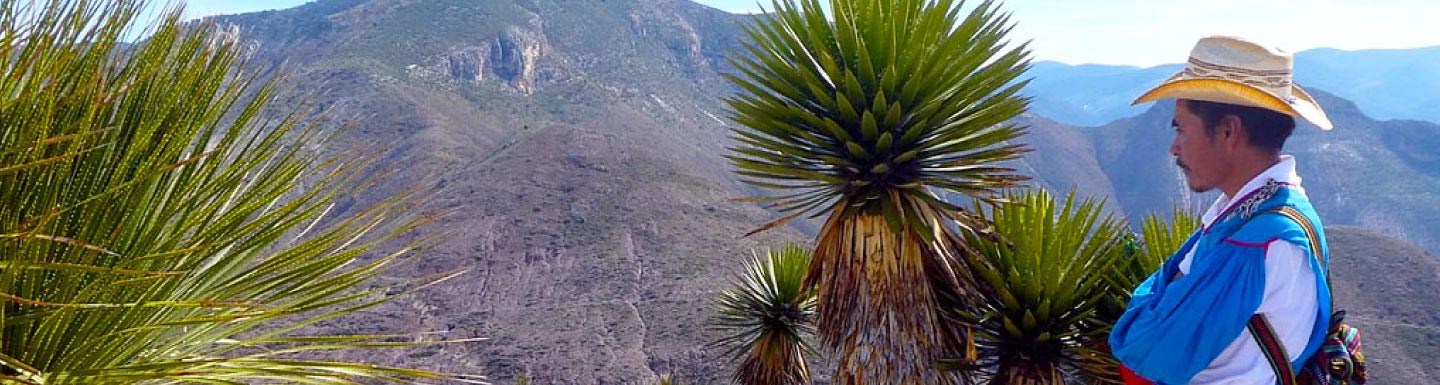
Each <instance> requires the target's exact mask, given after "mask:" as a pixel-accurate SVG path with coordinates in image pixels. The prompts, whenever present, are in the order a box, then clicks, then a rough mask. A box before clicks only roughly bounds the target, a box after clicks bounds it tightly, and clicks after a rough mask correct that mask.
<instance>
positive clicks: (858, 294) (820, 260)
mask: <svg viewBox="0 0 1440 385" xmlns="http://www.w3.org/2000/svg"><path fill="white" fill-rule="evenodd" d="M843 207H844V206H843V205H841V208H839V209H837V210H836V212H835V213H834V214H833V215H831V216H830V220H829V221H828V222H827V223H826V224H825V227H824V228H823V229H821V230H820V234H819V239H818V242H817V246H816V249H815V256H814V258H815V259H814V260H813V261H812V262H811V265H810V273H809V276H808V280H809V281H810V283H811V284H814V285H817V286H818V289H819V295H818V301H817V303H818V307H817V314H818V316H817V318H818V322H817V325H816V326H817V328H816V329H817V330H818V331H819V332H818V334H819V336H820V340H821V342H822V343H823V344H824V345H825V346H827V347H829V348H831V349H834V350H836V351H838V356H837V357H836V359H837V360H838V364H839V368H840V370H839V371H838V372H837V373H836V374H835V377H834V378H833V381H835V383H837V384H842V385H862V384H898V385H908V384H916V385H919V384H949V383H957V380H958V379H959V377H958V376H956V375H954V374H951V373H943V372H940V371H938V370H937V369H936V366H935V364H936V363H937V362H938V360H939V359H940V358H941V357H955V356H959V355H960V354H963V353H965V352H966V350H967V349H965V348H964V346H963V342H964V340H963V339H962V338H963V336H960V335H959V334H958V333H957V331H956V330H954V329H953V325H952V324H947V323H945V322H943V319H942V317H941V314H940V312H939V310H938V307H937V303H938V299H939V295H938V294H940V293H938V291H941V290H951V289H949V288H945V287H943V285H936V284H934V280H933V278H935V277H937V276H938V277H940V278H941V279H940V281H941V282H946V281H952V282H953V277H954V274H953V272H951V271H948V270H942V271H935V267H936V266H944V264H943V263H934V262H933V261H936V260H938V259H940V258H943V257H944V256H943V255H942V253H945V252H947V251H946V250H945V249H944V248H942V247H939V246H938V244H936V243H934V242H926V241H925V240H924V239H922V237H921V236H920V235H919V234H918V233H917V232H918V231H930V232H931V233H932V235H935V236H934V237H930V238H931V239H944V238H943V234H940V233H941V232H942V231H944V230H943V229H940V228H935V229H905V230H902V231H900V232H895V231H892V230H891V228H890V227H889V226H887V225H886V222H885V218H884V216H882V215H871V214H866V213H863V212H862V213H858V214H856V215H846V214H845V213H844V208H843ZM937 286H938V287H937ZM952 291H953V290H952Z"/></svg>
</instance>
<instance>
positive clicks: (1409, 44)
mask: <svg viewBox="0 0 1440 385" xmlns="http://www.w3.org/2000/svg"><path fill="white" fill-rule="evenodd" d="M307 1H308V0H244V1H237V0H190V1H189V13H190V14H191V15H197V16H198V15H208V14H218V13H235V12H246V11H255V10H263V9H274V8H285V7H289V6H293V5H298V4H301V3H305V2H307ZM476 1H486V0H476ZM699 2H700V3H702V4H707V5H710V6H713V7H716V8H720V9H723V10H727V11H731V12H753V11H755V10H756V9H757V6H756V3H757V1H755V0H699ZM760 2H761V3H763V4H766V6H767V7H768V6H769V4H770V1H769V0H762V1H760ZM970 3H978V2H976V1H971V2H970ZM1003 7H1004V9H1006V10H1008V11H1011V12H1013V13H1014V18H1013V20H1014V21H1015V22H1016V23H1017V24H1018V25H1017V27H1016V28H1015V32H1014V37H1015V38H1016V39H1017V40H1024V39H1029V40H1032V43H1031V51H1032V52H1034V54H1035V57H1036V58H1037V59H1040V60H1057V61H1062V62H1066V63H1070V64H1082V63H1098V64H1125V65H1137V66H1151V65H1157V64H1164V63H1178V62H1181V61H1183V60H1185V58H1186V56H1187V55H1188V53H1189V51H1190V46H1191V45H1192V44H1194V43H1195V40H1197V39H1199V38H1200V37H1202V36H1206V35H1216V34H1224V35H1236V36H1243V37H1247V38H1250V39H1252V40H1256V41H1259V42H1261V43H1264V44H1268V45H1273V46H1277V47H1280V48H1284V49H1287V50H1291V51H1301V50H1305V49H1310V48H1316V47H1331V48H1340V49H1368V48H1414V47H1426V46H1437V45H1440V28H1436V26H1435V23H1437V16H1440V1H1435V0H1369V1H1365V0H1203V1H1197V0H1186V1H1175V0H1164V1H1161V0H1083V1H1078V0H1010V1H1006V2H1005V4H1004V6H1003Z"/></svg>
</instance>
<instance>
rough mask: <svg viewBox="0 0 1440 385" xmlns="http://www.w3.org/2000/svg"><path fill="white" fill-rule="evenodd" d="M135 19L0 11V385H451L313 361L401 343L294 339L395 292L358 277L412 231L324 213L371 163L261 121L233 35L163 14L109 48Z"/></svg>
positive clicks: (130, 13)
mask: <svg viewBox="0 0 1440 385" xmlns="http://www.w3.org/2000/svg"><path fill="white" fill-rule="evenodd" d="M145 7H146V5H145V4H144V3H143V2H142V1H134V0H92V1H86V0H76V1H65V0H50V1H43V2H38V1H37V2H32V1H17V0H0V263H3V265H0V383H7V384H47V385H59V384H92V385H93V384H101V385H103V384H133V383H209V384H240V383H256V382H266V383H269V382H293V383H309V384H319V383H324V384H355V383H358V382H357V381H360V380H362V379H370V380H381V381H386V382H410V381H414V380H419V379H437V380H438V379H446V378H452V379H463V378H460V377H454V376H446V375H441V374H437V373H433V372H428V371H421V370H411V369H406V368H396V367H382V366H373V365H366V364H361V363H349V362H330V361H323V360H319V359H315V358H313V357H314V355H313V353H315V352H329V351H339V350H347V349H363V348H379V347H388V346H405V345H413V344H412V343H406V342H393V341H395V340H396V339H399V338H404V337H405V336H395V335H308V334H302V333H298V331H301V330H303V329H305V328H306V327H308V326H311V325H314V324H316V323H319V322H322V321H326V320H328V319H332V318H335V317H339V316H343V315H346V314H349V313H353V312H355V311H357V310H360V309H364V308H367V307H371V306H374V305H376V304H378V303H380V302H383V301H385V300H386V299H387V298H389V297H390V295H389V294H393V293H394V292H389V290H393V289H402V290H397V291H405V290H403V289H405V287H404V286H394V287H391V286H383V285H377V284H373V283H371V281H370V279H371V278H374V277H376V276H377V275H379V274H381V273H383V272H384V271H385V270H386V268H387V266H389V265H392V264H394V263H395V262H396V261H397V258H399V257H401V256H403V255H406V254H409V253H411V252H412V251H413V250H414V248H415V247H419V246H423V243H414V244H410V245H408V246H407V245H400V246H401V247H399V248H398V249H391V248H385V249H380V248H378V246H379V245H381V243H382V242H386V241H387V240H393V239H395V237H396V236H397V235H400V234H403V233H405V232H407V231H409V230H410V229H413V228H415V227H416V226H419V225H421V224H423V223H424V222H425V220H426V219H425V218H423V217H421V216H419V215H417V213H414V212H413V210H412V207H413V206H414V203H413V202H411V201H409V200H408V199H406V198H403V197H397V198H395V199H392V200H388V201H385V202H380V203H379V204H377V205H374V206H373V207H370V208H368V209H355V210H351V212H350V213H348V214H344V215H339V214H333V213H331V214H327V213H329V212H330V211H332V209H333V208H334V205H335V202H336V201H337V200H338V199H339V198H340V197H342V194H348V193H351V192H352V191H354V189H356V188H362V187H364V186H365V185H366V183H368V182H366V180H365V179H364V178H362V177H361V175H364V174H365V172H366V166H365V165H364V164H357V163H351V162H350V161H349V160H344V159H338V158H336V159H326V158H321V157H319V155H317V154H318V151H315V147H312V146H318V145H319V144H320V143H321V142H320V141H321V140H322V139H323V137H324V135H322V133H323V132H322V130H321V128H322V127H321V126H319V125H318V124H316V123H314V122H308V123H302V121H301V117H302V116H304V115H305V114H307V113H308V111H305V110H304V109H301V108H297V107H285V109H292V111H288V112H287V111H284V110H281V111H276V109H275V108H271V107H272V106H271V105H270V102H271V101H272V99H274V98H275V96H276V92H277V91H276V88H277V85H278V84H279V83H278V79H273V78H272V79H268V80H267V79H263V78H261V77H260V76H259V75H256V73H263V71H261V72H249V71H247V68H250V66H249V63H248V62H247V60H248V58H249V55H250V52H249V51H248V49H249V48H248V44H247V43H246V42H244V41H242V40H240V39H239V37H238V36H237V34H238V33H237V32H238V30H236V29H233V28H232V29H226V28H220V27H218V26H216V25H214V24H211V23H206V22H198V23H187V24H184V25H182V24H181V19H180V15H181V11H180V10H179V9H178V8H172V9H170V10H169V11H168V12H167V13H166V14H165V16H164V17H163V19H162V21H160V22H159V23H158V24H157V25H155V26H153V28H152V29H150V30H148V31H147V32H149V34H148V35H147V36H148V37H147V38H146V39H145V40H144V41H141V42H139V43H135V44H126V43H123V42H122V41H123V40H122V38H123V37H124V36H127V35H128V34H129V33H130V32H132V31H131V29H132V28H134V27H132V24H133V23H134V21H135V20H136V17H137V14H138V13H139V12H141V11H142V10H143V9H146V8H145ZM365 253H377V254H381V255H378V256H376V258H374V259H371V260H369V261H368V262H366V261H361V260H358V259H357V257H358V256H360V255H361V254H365ZM433 281H434V280H433V279H431V280H422V281H417V282H413V283H406V284H415V285H417V286H413V287H419V286H424V285H425V284H428V283H430V282H433ZM413 287H412V288H413Z"/></svg>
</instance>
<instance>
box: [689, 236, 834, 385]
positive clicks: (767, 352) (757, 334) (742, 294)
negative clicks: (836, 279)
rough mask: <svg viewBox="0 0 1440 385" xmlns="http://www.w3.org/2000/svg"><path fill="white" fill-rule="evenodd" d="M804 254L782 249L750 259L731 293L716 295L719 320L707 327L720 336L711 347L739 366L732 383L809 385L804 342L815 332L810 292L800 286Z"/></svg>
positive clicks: (807, 256) (792, 247) (807, 257)
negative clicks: (720, 350)
mask: <svg viewBox="0 0 1440 385" xmlns="http://www.w3.org/2000/svg"><path fill="white" fill-rule="evenodd" d="M809 266H810V251H809V250H806V249H804V248H801V247H799V246H795V245H788V246H785V247H783V248H780V249H779V250H766V251H765V255H764V256H763V257H762V256H760V255H758V254H757V255H753V256H752V257H751V259H750V261H749V262H748V263H746V264H745V271H744V272H743V273H742V274H741V275H740V276H738V277H736V279H735V287H733V288H730V289H726V290H723V291H721V292H720V299H719V300H718V301H717V302H716V305H717V306H718V307H719V309H720V315H719V316H718V317H716V318H715V319H714V320H713V321H712V322H711V327H712V328H714V329H716V330H719V331H720V332H721V333H724V337H722V338H721V339H719V340H717V341H715V343H714V344H713V345H716V346H722V347H726V348H727V350H726V353H725V354H726V355H727V356H731V357H735V358H739V359H741V360H742V361H741V362H740V366H739V367H737V368H736V369H735V375H734V377H733V378H734V380H735V382H736V383H740V384H743V385H799V384H808V383H810V368H809V365H808V364H807V363H806V361H805V355H806V354H809V353H810V352H811V349H810V346H809V345H808V344H807V343H806V342H805V339H806V338H808V337H809V336H811V335H812V334H813V333H814V331H815V325H814V322H815V320H814V316H815V291H814V290H811V289H809V288H806V287H805V285H804V280H805V270H806V269H808V268H809Z"/></svg>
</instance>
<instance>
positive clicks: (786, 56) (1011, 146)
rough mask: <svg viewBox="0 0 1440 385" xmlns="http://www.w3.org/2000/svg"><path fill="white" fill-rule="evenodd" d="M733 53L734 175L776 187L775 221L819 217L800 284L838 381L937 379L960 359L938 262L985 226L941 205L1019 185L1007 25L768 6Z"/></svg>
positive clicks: (949, 16) (895, 0) (1015, 57)
mask: <svg viewBox="0 0 1440 385" xmlns="http://www.w3.org/2000/svg"><path fill="white" fill-rule="evenodd" d="M773 7H774V9H773V12H771V13H770V14H768V15H766V16H765V17H761V18H758V19H757V20H756V22H755V23H753V24H750V25H747V26H746V27H745V31H746V34H747V36H748V37H749V39H748V41H746V42H745V43H744V47H745V50H744V52H743V53H741V54H737V55H734V56H732V57H731V59H730V61H731V63H732V64H733V65H734V66H735V68H736V70H737V71H738V74H736V75H733V76H729V79H730V80H731V81H732V82H733V83H734V84H736V85H737V86H739V87H740V89H741V90H742V92H741V93H740V94H739V95H738V96H735V97H733V98H730V99H729V100H728V103H729V105H730V106H731V108H732V117H733V119H734V120H735V121H736V122H738V123H739V124H740V127H737V128H736V129H735V130H734V134H735V135H734V136H735V140H736V142H738V145H736V146H734V147H732V148H731V150H732V154H731V155H730V156H729V159H730V160H731V163H732V164H733V165H734V167H735V168H736V173H737V174H739V175H740V176H741V177H742V179H743V180H745V181H746V182H747V183H750V184H752V185H755V186H759V187H763V188H768V189H774V190H780V191H781V192H782V193H781V194H779V195H777V196H766V197H759V198H753V199H749V201H757V202H767V203H770V204H771V207H775V208H777V209H778V210H779V211H780V212H782V213H784V216H783V218H781V219H779V220H776V221H774V222H772V223H769V224H767V225H765V226H762V227H761V228H760V230H756V231H761V230H764V229H768V228H772V227H775V226H780V225H782V224H784V223H786V222H787V221H790V220H793V219H795V218H797V217H801V216H806V215H809V216H810V217H812V218H813V217H819V216H825V215H828V216H829V218H828V219H826V221H825V223H824V225H823V227H822V228H821V230H820V232H819V235H818V237H817V242H816V243H817V245H816V249H815V254H814V257H815V259H814V261H813V262H812V263H811V266H810V270H809V273H808V279H807V282H808V283H809V284H810V285H813V286H814V287H816V288H817V289H818V290H819V297H818V298H819V302H818V310H817V311H818V322H817V328H818V334H819V337H820V340H821V341H822V343H823V344H824V345H825V346H827V347H829V348H832V349H836V350H838V354H837V355H836V357H835V358H836V359H837V360H838V367H837V369H838V372H837V373H836V375H835V376H834V380H835V381H836V382H837V383H839V384H847V385H848V384H939V383H953V382H956V381H957V378H956V377H955V376H953V375H950V374H944V373H941V372H939V371H937V370H936V369H935V365H936V363H937V360H938V359H939V358H940V357H942V356H953V355H954V354H963V353H964V352H966V351H967V349H966V346H967V343H968V340H967V338H968V337H967V336H966V335H965V333H964V332H963V330H960V329H954V328H952V327H951V326H952V325H951V324H949V323H947V322H944V320H943V319H942V314H941V312H940V311H939V307H938V306H939V305H938V304H939V303H940V301H942V300H945V301H956V300H959V299H962V298H963V297H964V296H965V295H966V294H967V293H968V292H969V291H970V288H969V287H968V286H970V285H969V284H968V283H967V282H968V275H967V274H966V273H964V272H957V271H954V270H951V269H950V266H951V265H950V263H948V262H947V261H948V260H950V259H953V258H956V254H957V253H958V252H959V251H960V250H963V249H964V244H963V239H960V238H959V237H958V232H960V231H981V230H983V229H984V228H986V227H987V226H986V225H985V224H984V223H983V219H981V218H979V217H977V216H975V214H974V213H973V212H971V211H969V210H967V209H966V208H964V207H961V206H958V205H955V204H952V203H951V202H949V201H947V200H946V199H944V198H942V197H946V196H949V195H952V194H953V195H955V196H958V197H968V198H971V199H974V200H978V201H981V202H987V203H996V202H999V201H1000V199H999V197H998V196H997V195H996V192H997V191H998V189H1003V188H1008V187H1012V186H1015V185H1016V184H1017V182H1019V181H1021V180H1022V179H1023V178H1022V177H1021V176H1019V175H1017V174H1016V173H1014V171H1013V170H1011V169H1009V168H1006V167H1003V166H1002V165H1001V162H1003V161H1005V160H1010V159H1015V158H1016V157H1018V156H1019V155H1020V154H1021V153H1022V152H1024V147H1023V145H1022V144H1020V143H1017V142H1014V140H1015V139H1017V138H1019V137H1020V136H1021V135H1022V133H1023V130H1022V128H1020V127H1017V126H1014V125H1012V124H1009V123H1007V121H1009V119H1010V118H1013V117H1015V116H1017V115H1019V114H1020V113H1021V112H1023V111H1024V110H1025V108H1026V103H1027V100H1026V99H1025V98H1022V97H1019V96H1017V92H1018V91H1020V89H1021V88H1022V87H1023V86H1024V84H1025V82H1024V81H1016V80H1017V78H1019V77H1020V75H1021V74H1022V73H1024V71H1025V70H1026V68H1027V67H1028V65H1029V59H1028V51H1026V49H1025V46H1024V45H1023V44H1021V45H1016V46H1011V45H1009V42H1008V41H1007V40H1006V38H1005V36H1006V33H1007V32H1009V30H1010V28H1011V25H1010V24H1009V22H1008V16H1007V15H1004V14H1002V13H1000V12H999V11H998V10H997V7H996V5H995V4H994V3H991V2H984V3H981V4H979V5H978V6H976V7H974V8H973V10H971V11H970V12H969V13H968V14H966V15H965V16H963V17H962V12H961V8H962V4H959V3H957V2H955V1H950V0H831V1H829V10H830V11H832V13H831V15H827V14H826V13H825V10H824V9H822V6H821V4H820V3H819V1H817V0H799V1H798V2H788V1H776V2H774V3H773Z"/></svg>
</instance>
